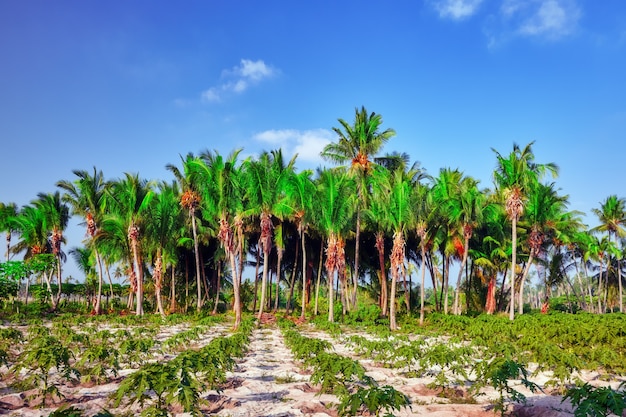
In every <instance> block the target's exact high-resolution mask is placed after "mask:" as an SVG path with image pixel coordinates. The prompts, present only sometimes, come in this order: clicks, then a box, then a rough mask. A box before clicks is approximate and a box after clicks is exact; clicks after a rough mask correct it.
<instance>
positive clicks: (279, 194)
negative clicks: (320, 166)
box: [243, 149, 296, 320]
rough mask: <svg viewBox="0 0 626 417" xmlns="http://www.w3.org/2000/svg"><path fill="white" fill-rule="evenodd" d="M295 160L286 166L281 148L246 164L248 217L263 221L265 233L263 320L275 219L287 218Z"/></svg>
mask: <svg viewBox="0 0 626 417" xmlns="http://www.w3.org/2000/svg"><path fill="white" fill-rule="evenodd" d="M295 161H296V156H294V157H293V158H292V159H291V160H290V161H289V162H288V163H286V164H285V161H284V158H283V154H282V151H281V150H280V149H278V150H273V151H271V152H263V153H262V154H261V155H260V156H259V158H258V159H256V160H247V161H245V162H244V167H243V168H244V172H245V174H244V178H245V188H246V199H247V201H248V203H249V207H248V209H247V210H246V214H247V215H248V216H249V217H255V218H256V217H258V218H259V225H260V230H261V234H260V237H259V245H260V247H261V248H262V250H263V278H262V279H261V299H260V303H259V304H260V306H259V313H258V317H259V320H260V319H261V317H262V315H263V309H264V308H265V297H266V293H267V276H268V268H269V256H270V250H271V247H272V230H273V228H274V225H273V222H272V216H276V217H277V218H281V217H282V216H284V214H285V210H288V209H289V205H288V204H287V203H286V198H285V187H286V184H287V183H288V181H289V178H290V177H291V175H293V172H294V166H295Z"/></svg>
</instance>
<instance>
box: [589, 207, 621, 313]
mask: <svg viewBox="0 0 626 417" xmlns="http://www.w3.org/2000/svg"><path fill="white" fill-rule="evenodd" d="M592 212H593V213H594V214H595V215H596V216H598V220H599V221H600V225H599V226H597V227H595V228H593V230H594V231H597V232H606V233H607V235H608V239H609V242H613V243H614V244H615V245H616V246H617V244H618V238H624V237H626V200H625V199H624V198H618V197H617V196H616V195H610V196H608V197H607V198H606V199H605V200H604V201H603V202H601V203H600V208H599V209H598V208H594V209H592ZM611 237H614V240H611ZM607 265H612V263H611V259H610V255H609V260H608V263H607ZM617 265H618V270H619V262H618V263H617ZM607 278H608V268H607ZM607 284H608V281H607ZM618 285H619V310H620V312H621V313H623V312H624V310H623V303H622V300H623V298H622V295H623V294H622V280H621V276H620V277H619V278H618Z"/></svg>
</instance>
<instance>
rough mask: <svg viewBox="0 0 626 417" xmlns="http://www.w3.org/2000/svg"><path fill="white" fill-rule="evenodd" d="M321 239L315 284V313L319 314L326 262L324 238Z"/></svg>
mask: <svg viewBox="0 0 626 417" xmlns="http://www.w3.org/2000/svg"><path fill="white" fill-rule="evenodd" d="M320 240H321V242H322V243H321V245H320V261H319V264H318V265H317V282H316V284H315V315H316V316H317V315H318V313H319V310H318V301H319V297H320V281H321V279H322V265H323V262H324V240H323V239H320Z"/></svg>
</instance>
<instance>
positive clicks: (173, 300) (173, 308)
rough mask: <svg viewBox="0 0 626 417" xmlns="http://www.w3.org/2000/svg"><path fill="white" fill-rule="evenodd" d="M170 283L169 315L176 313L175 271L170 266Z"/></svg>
mask: <svg viewBox="0 0 626 417" xmlns="http://www.w3.org/2000/svg"><path fill="white" fill-rule="evenodd" d="M171 268H172V283H171V284H170V313H173V312H175V311H176V274H175V272H176V269H175V268H174V265H173V264H172V267H171Z"/></svg>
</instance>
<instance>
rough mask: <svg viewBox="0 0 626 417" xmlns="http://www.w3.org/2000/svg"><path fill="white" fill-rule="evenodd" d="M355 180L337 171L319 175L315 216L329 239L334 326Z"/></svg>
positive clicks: (328, 272)
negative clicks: (336, 287)
mask: <svg viewBox="0 0 626 417" xmlns="http://www.w3.org/2000/svg"><path fill="white" fill-rule="evenodd" d="M352 186H353V183H352V179H351V177H350V176H348V175H346V174H345V173H342V172H339V171H337V170H324V171H321V172H320V173H319V178H318V180H317V192H316V194H315V198H316V200H317V202H318V203H319V211H317V212H316V213H315V216H316V224H317V225H318V226H319V228H320V230H321V232H322V233H323V234H324V236H325V237H326V263H325V266H326V276H327V280H328V321H329V322H334V321H335V318H334V296H333V287H334V279H335V273H337V274H339V275H340V276H341V274H343V273H344V271H345V263H346V260H345V251H344V248H345V240H344V237H343V236H344V233H345V231H346V228H347V226H349V225H350V220H351V218H352V214H353V213H352V211H353V208H354V204H353V202H352V201H351V200H352V199H353V198H354V197H355V196H354V195H353V194H351V192H350V189H351V187H352Z"/></svg>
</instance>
